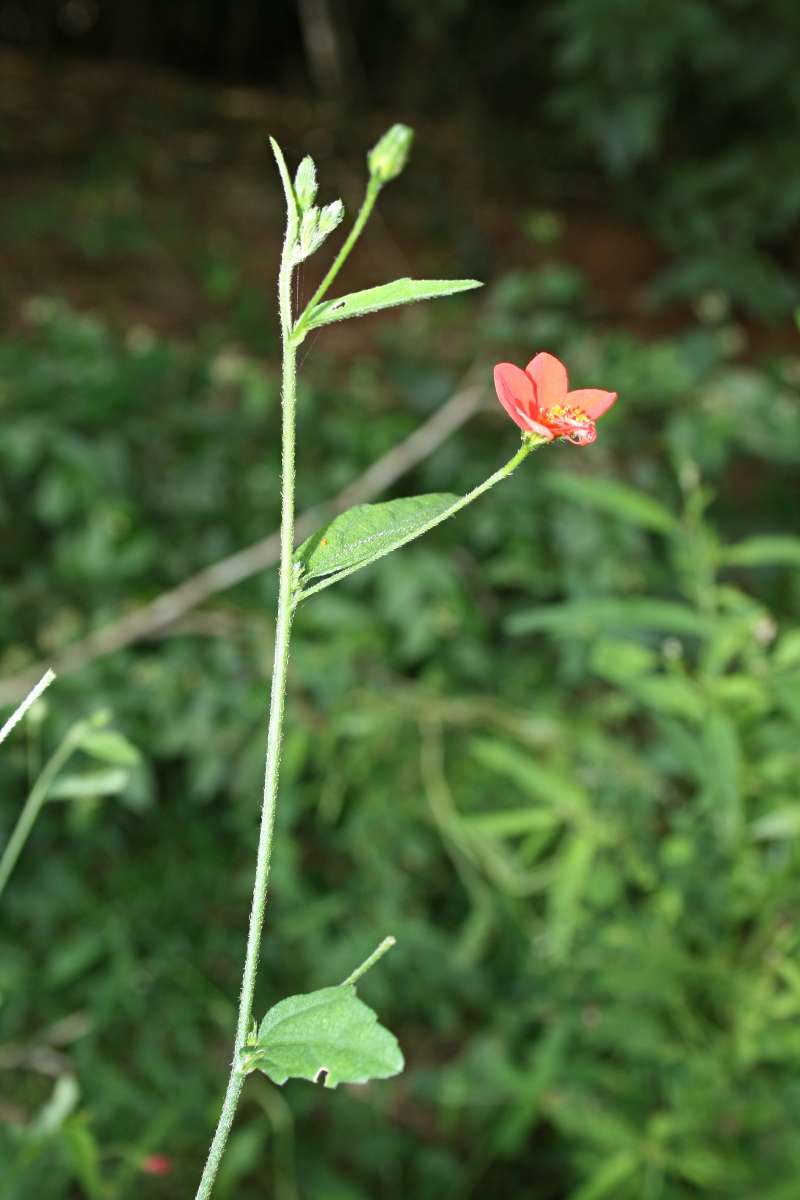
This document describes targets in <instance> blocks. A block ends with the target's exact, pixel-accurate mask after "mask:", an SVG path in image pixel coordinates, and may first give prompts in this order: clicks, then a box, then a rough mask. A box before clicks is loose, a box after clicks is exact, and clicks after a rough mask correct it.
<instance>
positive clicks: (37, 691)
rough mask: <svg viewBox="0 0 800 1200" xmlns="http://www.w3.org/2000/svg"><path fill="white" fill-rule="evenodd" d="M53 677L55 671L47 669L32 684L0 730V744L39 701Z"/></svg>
mask: <svg viewBox="0 0 800 1200" xmlns="http://www.w3.org/2000/svg"><path fill="white" fill-rule="evenodd" d="M55 677H56V674H55V671H53V670H52V669H50V668H48V670H46V671H45V673H44V675H43V676H42V678H41V679H40V680H39V682H38V683H36V684H34V686H33V687H32V688H31V690H30V691H29V692H28V694H27V696H26V697H25V699H24V700H23V701H22V703H21V704H20V705H19V706H18V707H17V709H16V710H15V711H14V712H13V713H12V714H11V716H10V717H9V718H8V720H7V721H6V723H5V725H4V726H3V728H2V729H0V743H2V742H4V741H5V740H6V738H7V737H8V735H9V734H10V733H11V730H12V729H13V728H14V726H15V725H17V724H18V723H19V722H20V721H21V720H22V718H23V717H24V716H25V713H26V712H27V711H28V709H29V708H31V707H32V706H33V705H34V704H35V703H36V701H37V700H38V699H39V697H40V696H41V695H42V693H43V692H44V691H45V690H46V689H47V688H49V686H50V684H51V683H52V682H53V680H54V679H55Z"/></svg>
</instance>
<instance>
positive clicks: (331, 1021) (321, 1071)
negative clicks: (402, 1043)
mask: <svg viewBox="0 0 800 1200" xmlns="http://www.w3.org/2000/svg"><path fill="white" fill-rule="evenodd" d="M244 1054H245V1056H246V1063H247V1066H248V1067H250V1068H252V1069H255V1070H259V1071H263V1072H264V1074H265V1075H268V1076H269V1078H270V1079H271V1080H272V1081H273V1083H277V1084H284V1083H285V1082H286V1080H287V1079H309V1080H311V1082H312V1083H322V1084H324V1086H325V1087H327V1088H335V1087H336V1086H337V1085H338V1084H340V1083H366V1082H367V1081H368V1080H369V1079H388V1078H389V1076H390V1075H397V1074H398V1072H400V1071H402V1069H403V1055H402V1052H401V1050H400V1047H399V1046H398V1044H397V1039H396V1038H395V1036H394V1034H393V1033H390V1032H389V1030H388V1029H384V1027H383V1026H382V1025H380V1024H379V1023H378V1018H377V1016H376V1014H375V1013H374V1012H373V1011H372V1009H371V1008H369V1007H368V1006H367V1005H366V1004H364V1003H363V1002H362V1001H361V1000H359V998H358V996H357V995H356V989H355V987H353V986H352V985H350V986H346V985H341V986H339V987H328V988H321V989H320V990H319V991H317V992H307V993H306V994H305V995H301V996H289V997H288V998H287V999H286V1000H281V1001H280V1002H279V1003H278V1004H276V1005H275V1006H274V1007H273V1008H271V1009H270V1010H269V1012H268V1013H267V1015H266V1016H265V1017H264V1020H263V1021H262V1022H261V1027H260V1029H259V1031H258V1038H257V1040H256V1041H255V1042H253V1043H251V1044H250V1045H248V1047H247V1049H246V1050H245V1051H244Z"/></svg>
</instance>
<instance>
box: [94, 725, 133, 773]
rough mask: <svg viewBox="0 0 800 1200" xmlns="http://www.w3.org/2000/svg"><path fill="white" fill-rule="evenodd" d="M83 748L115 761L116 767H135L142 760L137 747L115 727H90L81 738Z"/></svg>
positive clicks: (102, 759) (112, 761) (104, 760)
mask: <svg viewBox="0 0 800 1200" xmlns="http://www.w3.org/2000/svg"><path fill="white" fill-rule="evenodd" d="M81 750H83V751H85V752H86V754H91V756H92V758H99V759H100V760H101V762H108V763H113V764H114V766H115V767H135V766H136V765H137V764H138V763H139V761H140V760H141V757H142V756H141V754H140V753H139V751H138V750H137V749H136V747H135V746H134V745H133V744H132V743H131V742H129V741H128V739H127V738H126V737H124V736H123V735H122V734H121V733H117V732H116V730H114V729H89V730H87V732H86V733H85V734H84V735H83V737H82V738H81Z"/></svg>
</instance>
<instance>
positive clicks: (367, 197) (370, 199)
mask: <svg viewBox="0 0 800 1200" xmlns="http://www.w3.org/2000/svg"><path fill="white" fill-rule="evenodd" d="M380 190H381V184H380V183H379V182H378V180H377V179H376V178H375V177H374V176H370V179H369V182H368V183H367V190H366V191H365V193H364V199H363V200H362V202H361V208H360V209H359V212H358V216H357V217H356V219H355V221H354V222H353V227H352V229H351V230H350V232H349V233H348V235H347V237H346V239H345V241H344V242H343V244H342V248H341V250H340V251H339V253H338V254H337V255H336V258H335V259H334V260H333V262H332V263H331V266H330V269H329V270H328V273H327V275H326V276H325V278H324V279H323V280H322V283H321V284H320V285H319V287H318V288H317V290H316V291H315V292H314V295H313V296H312V297H311V299H310V300H309V302H308V304H307V305H306V306H305V308H304V309H303V312H302V313H301V315H300V317H299V318H298V320H297V324H296V325H295V338H296V339H297V341H298V343H299V342H300V341H302V339H303V337H304V336H305V333H306V330H305V324H306V321H307V319H308V317H309V316H310V315H311V313H312V312H313V310H314V308H315V307H316V306H317V305H318V304H319V302H320V300H321V299H322V297H323V296H324V295H325V293H326V292H327V290H328V288H329V287H330V286H331V284H332V283H333V281H334V279H335V278H336V276H337V275H338V274H339V271H340V270H341V268H342V266H343V265H344V263H345V261H346V259H347V256H348V255H349V254H350V251H351V250H352V249H353V246H355V244H356V242H357V241H358V239H359V238H360V236H361V233H362V230H363V228H364V226H365V225H366V223H367V221H368V220H369V217H370V213H371V212H372V210H373V208H374V207H375V201H376V200H377V199H378V194H379V192H380Z"/></svg>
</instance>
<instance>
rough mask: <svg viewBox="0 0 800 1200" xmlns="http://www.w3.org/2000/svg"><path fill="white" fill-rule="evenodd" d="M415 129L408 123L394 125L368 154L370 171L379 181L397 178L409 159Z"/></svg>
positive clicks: (386, 181)
mask: <svg viewBox="0 0 800 1200" xmlns="http://www.w3.org/2000/svg"><path fill="white" fill-rule="evenodd" d="M413 140H414V130H413V129H409V127H408V125H393V126H392V127H391V129H388V130H387V131H386V133H385V134H384V135H383V137H382V138H381V139H380V141H379V142H377V143H376V144H375V145H374V146H373V147H372V149H371V150H370V152H369V154H368V155H367V165H368V166H369V173H370V175H371V176H372V178H373V179H375V180H377V181H378V183H381V184H383V183H388V182H389V180H390V179H396V178H397V176H398V175H399V174H400V172H401V171H402V170H403V168H404V167H405V165H406V162H407V161H408V155H409V153H410V151H411V143H412V142H413Z"/></svg>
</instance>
